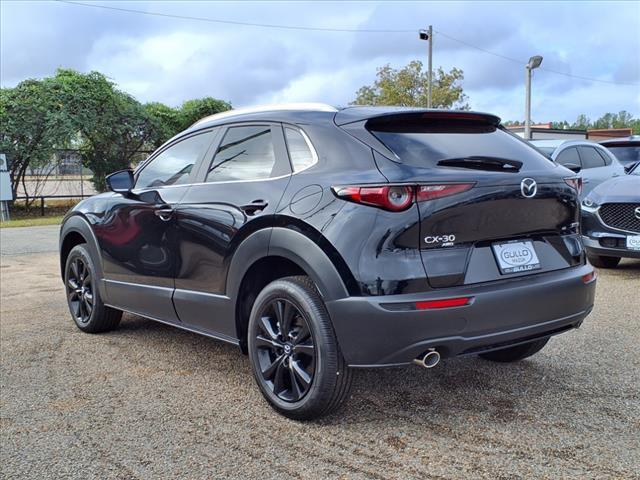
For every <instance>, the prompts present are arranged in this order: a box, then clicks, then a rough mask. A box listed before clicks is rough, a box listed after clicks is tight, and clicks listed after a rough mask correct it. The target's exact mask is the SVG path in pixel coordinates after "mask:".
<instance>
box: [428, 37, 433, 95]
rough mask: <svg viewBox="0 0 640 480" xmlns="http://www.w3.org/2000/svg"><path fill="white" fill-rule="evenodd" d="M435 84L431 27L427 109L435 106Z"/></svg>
mask: <svg viewBox="0 0 640 480" xmlns="http://www.w3.org/2000/svg"><path fill="white" fill-rule="evenodd" d="M432 84H433V27H432V26H431V25H429V94H428V97H427V98H428V100H427V107H429V108H431V107H432V106H433V103H432V100H431V85H432Z"/></svg>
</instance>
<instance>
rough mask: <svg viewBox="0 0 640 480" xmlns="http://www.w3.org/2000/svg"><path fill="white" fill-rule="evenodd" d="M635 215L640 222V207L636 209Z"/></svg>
mask: <svg viewBox="0 0 640 480" xmlns="http://www.w3.org/2000/svg"><path fill="white" fill-rule="evenodd" d="M633 214H634V215H635V216H636V218H637V219H638V220H640V207H636V209H635V210H634V212H633Z"/></svg>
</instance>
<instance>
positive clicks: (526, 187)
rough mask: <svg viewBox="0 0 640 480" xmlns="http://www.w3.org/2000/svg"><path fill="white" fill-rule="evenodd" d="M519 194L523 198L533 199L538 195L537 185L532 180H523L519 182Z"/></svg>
mask: <svg viewBox="0 0 640 480" xmlns="http://www.w3.org/2000/svg"><path fill="white" fill-rule="evenodd" d="M520 192H521V193H522V196H523V197H524V198H533V197H535V196H536V193H538V184H537V183H536V181H535V180H534V179H533V178H525V179H524V180H522V182H520Z"/></svg>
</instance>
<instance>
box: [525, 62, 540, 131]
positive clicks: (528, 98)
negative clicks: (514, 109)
mask: <svg viewBox="0 0 640 480" xmlns="http://www.w3.org/2000/svg"><path fill="white" fill-rule="evenodd" d="M541 63H542V57H541V56H539V55H536V56H534V57H531V58H530V59H529V63H527V65H526V66H525V67H524V71H525V89H526V92H525V97H526V98H525V104H524V138H525V140H531V72H532V71H533V70H535V69H536V68H538V67H539V66H540V64H541Z"/></svg>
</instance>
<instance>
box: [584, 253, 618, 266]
mask: <svg viewBox="0 0 640 480" xmlns="http://www.w3.org/2000/svg"><path fill="white" fill-rule="evenodd" d="M587 258H588V259H589V262H591V265H593V266H594V267H598V268H616V267H617V266H618V264H619V263H620V257H603V256H602V255H587Z"/></svg>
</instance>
